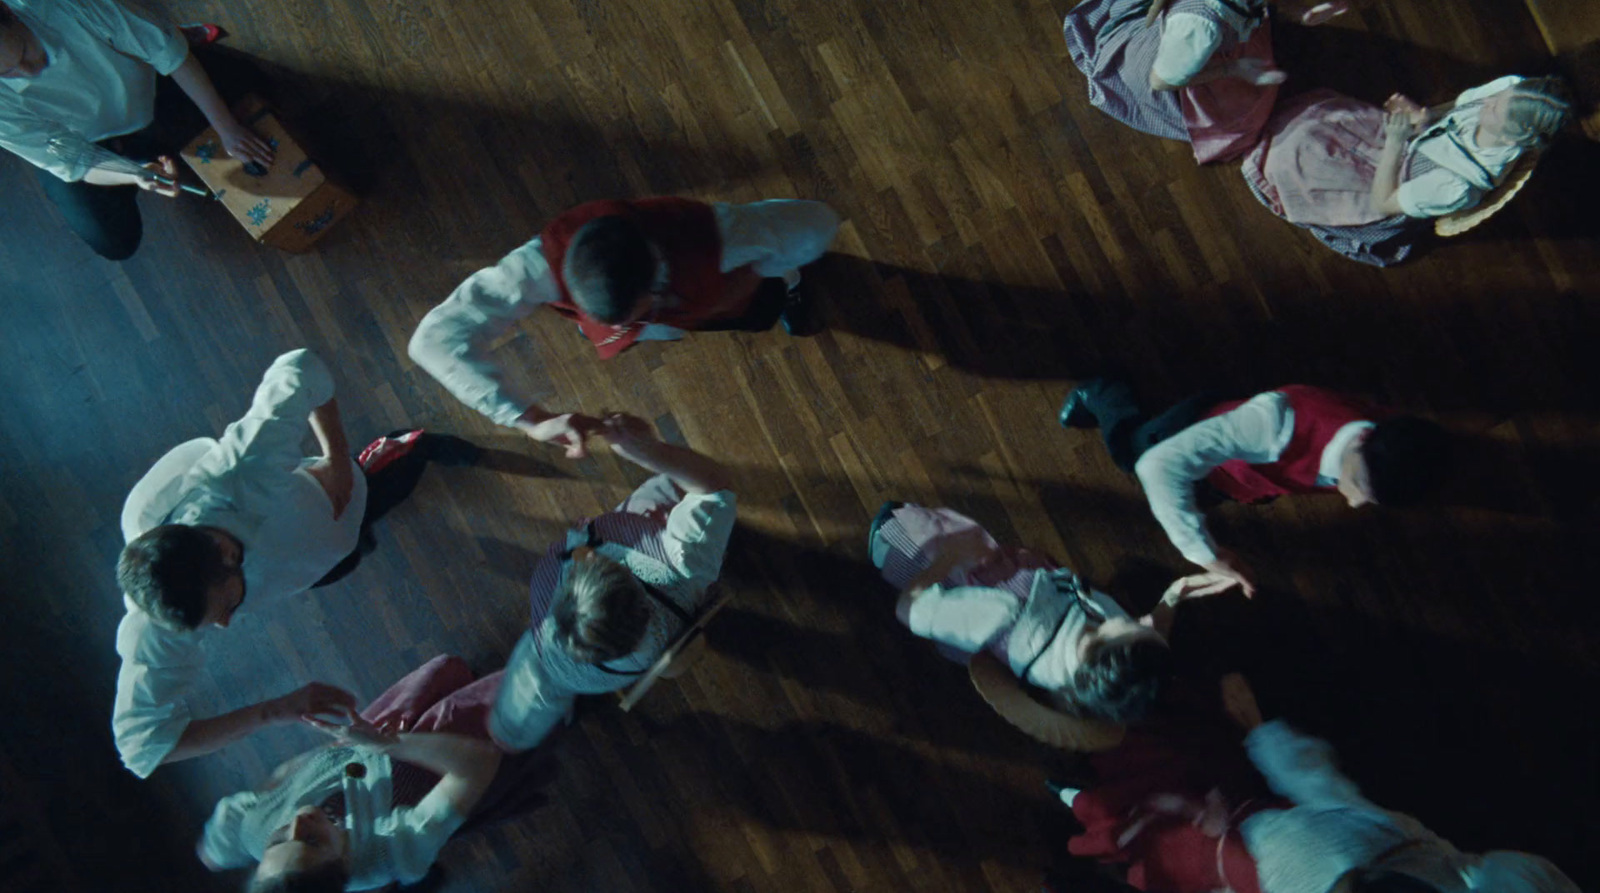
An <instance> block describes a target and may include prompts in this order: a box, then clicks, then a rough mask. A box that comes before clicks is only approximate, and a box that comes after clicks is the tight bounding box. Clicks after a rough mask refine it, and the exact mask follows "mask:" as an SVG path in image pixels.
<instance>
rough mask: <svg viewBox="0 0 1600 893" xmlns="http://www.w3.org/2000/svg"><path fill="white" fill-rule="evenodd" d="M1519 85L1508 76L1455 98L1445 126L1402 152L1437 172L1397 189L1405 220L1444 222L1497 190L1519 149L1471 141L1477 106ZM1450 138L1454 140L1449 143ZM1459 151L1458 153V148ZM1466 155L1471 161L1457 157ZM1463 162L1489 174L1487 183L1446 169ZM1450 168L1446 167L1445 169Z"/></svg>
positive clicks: (1430, 131) (1438, 125) (1431, 130)
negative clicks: (1437, 219)
mask: <svg viewBox="0 0 1600 893" xmlns="http://www.w3.org/2000/svg"><path fill="white" fill-rule="evenodd" d="M1521 81H1522V78H1520V77H1518V76H1517V75H1507V76H1505V77H1503V78H1497V79H1495V80H1492V81H1490V82H1489V83H1487V84H1484V85H1483V86H1481V87H1473V88H1472V89H1471V90H1466V91H1463V92H1462V93H1461V95H1460V96H1457V97H1456V102H1455V108H1454V109H1452V110H1451V111H1450V113H1449V114H1448V115H1446V116H1445V118H1444V120H1442V121H1440V122H1437V123H1435V125H1434V126H1433V127H1430V128H1428V130H1427V132H1425V133H1423V134H1422V135H1420V136H1419V137H1417V138H1416V139H1413V140H1412V141H1411V144H1410V145H1409V146H1408V147H1407V148H1406V151H1407V157H1408V158H1409V157H1410V154H1411V153H1421V154H1422V155H1424V156H1427V157H1428V158H1429V159H1431V160H1433V161H1435V162H1437V163H1439V164H1440V165H1441V166H1439V167H1436V168H1434V169H1433V170H1431V171H1428V172H1427V173H1425V174H1423V175H1421V176H1419V177H1415V178H1413V179H1410V180H1406V181H1405V182H1404V183H1401V184H1400V189H1399V191H1398V192H1397V193H1396V195H1395V199H1396V200H1397V201H1398V202H1399V203H1400V210H1401V211H1403V212H1405V215H1406V216H1407V217H1418V218H1426V217H1443V216H1444V215H1446V214H1452V213H1454V212H1456V211H1460V210H1462V209H1463V208H1470V207H1472V206H1473V205H1476V204H1477V203H1478V202H1480V201H1482V200H1483V196H1484V194H1485V193H1486V192H1487V191H1488V190H1489V189H1491V188H1493V187H1494V185H1495V184H1498V183H1499V182H1500V180H1501V178H1502V177H1504V176H1505V172H1506V171H1507V170H1509V169H1510V167H1511V165H1512V164H1513V163H1514V162H1515V161H1516V160H1517V158H1518V157H1519V156H1520V155H1521V154H1522V153H1523V151H1524V150H1523V148H1522V147H1521V146H1480V145H1478V143H1477V141H1476V140H1475V139H1474V136H1475V134H1476V133H1477V131H1478V114H1479V112H1480V111H1481V110H1482V106H1481V105H1479V100H1483V99H1488V98H1489V97H1491V96H1493V95H1495V94H1496V93H1499V92H1500V91H1502V90H1508V89H1510V88H1512V87H1514V86H1516V85H1517V84H1518V83H1520V82H1521ZM1449 134H1454V135H1455V139H1454V140H1453V141H1452V140H1451V139H1450V136H1449ZM1458 147H1459V148H1458ZM1462 150H1465V151H1466V152H1467V153H1469V154H1470V157H1471V161H1466V159H1464V158H1462V159H1461V160H1460V161H1456V160H1454V159H1457V158H1461V151H1462ZM1462 162H1465V163H1466V164H1467V165H1470V166H1473V167H1478V166H1481V167H1482V169H1483V170H1484V171H1485V172H1486V173H1487V174H1488V177H1489V178H1490V182H1489V183H1487V184H1485V183H1483V182H1479V183H1473V182H1471V181H1470V180H1468V179H1467V178H1466V177H1463V176H1462V175H1461V174H1460V173H1457V172H1456V171H1454V170H1451V168H1450V166H1460V165H1461V164H1462ZM1447 165H1448V166H1447Z"/></svg>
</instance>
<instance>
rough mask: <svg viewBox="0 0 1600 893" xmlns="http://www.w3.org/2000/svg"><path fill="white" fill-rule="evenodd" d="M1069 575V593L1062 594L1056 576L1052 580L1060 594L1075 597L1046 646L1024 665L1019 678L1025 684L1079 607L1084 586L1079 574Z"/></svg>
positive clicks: (1041, 647) (1070, 573)
mask: <svg viewBox="0 0 1600 893" xmlns="http://www.w3.org/2000/svg"><path fill="white" fill-rule="evenodd" d="M1040 573H1049V572H1048V571H1040ZM1067 573H1068V574H1069V578H1068V580H1067V583H1066V585H1067V587H1070V591H1069V592H1061V590H1062V588H1063V587H1062V585H1061V582H1060V581H1059V580H1058V579H1056V578H1055V577H1054V576H1052V578H1051V579H1052V582H1054V583H1055V584H1056V590H1057V591H1058V592H1061V594H1063V595H1071V596H1073V598H1072V601H1070V602H1068V603H1067V609H1066V610H1065V611H1062V612H1061V619H1060V620H1057V621H1056V625H1055V628H1054V629H1052V630H1050V636H1049V637H1048V638H1046V639H1045V640H1044V644H1043V645H1041V646H1040V647H1039V650H1038V652H1037V653H1035V654H1034V655H1033V657H1032V658H1031V659H1029V661H1028V662H1027V663H1026V664H1024V665H1023V667H1022V670H1021V672H1019V673H1018V674H1017V678H1018V679H1021V680H1022V681H1023V682H1024V683H1027V682H1028V674H1029V673H1032V672H1033V666H1034V664H1037V663H1038V662H1039V659H1040V658H1042V657H1044V655H1045V652H1047V651H1049V650H1050V646H1051V645H1052V644H1054V643H1055V640H1056V636H1059V635H1061V629H1062V627H1064V626H1066V625H1067V618H1068V617H1071V616H1072V609H1073V608H1075V607H1077V605H1078V601H1077V592H1078V591H1079V588H1080V587H1081V585H1082V584H1081V583H1079V582H1078V575H1077V574H1074V573H1072V572H1071V571H1068V572H1067ZM1024 610H1026V609H1024Z"/></svg>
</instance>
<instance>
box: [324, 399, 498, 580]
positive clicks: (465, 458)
mask: <svg viewBox="0 0 1600 893" xmlns="http://www.w3.org/2000/svg"><path fill="white" fill-rule="evenodd" d="M404 433H406V432H405V430H400V431H391V432H390V433H389V434H388V436H389V437H398V436H399V435H401V434H404ZM480 452H481V450H480V449H479V448H478V447H477V446H476V445H475V444H473V443H472V442H470V441H467V440H463V439H461V438H459V437H456V436H454V435H451V434H423V435H422V437H421V438H420V439H419V440H418V442H417V445H416V446H414V447H412V449H411V452H409V453H407V454H405V455H404V456H401V457H400V458H398V459H395V460H394V461H392V462H390V463H389V464H387V465H385V466H384V467H383V468H382V469H380V470H379V471H377V472H374V473H372V474H367V473H366V472H365V471H363V472H362V474H363V475H365V477H366V479H367V507H366V510H365V511H364V512H362V514H361V539H360V541H359V542H358V543H357V544H356V547H355V549H354V550H353V551H351V553H350V554H349V555H346V556H345V557H344V558H343V559H342V560H340V562H339V563H338V564H336V565H334V566H333V570H330V571H328V572H327V573H326V574H324V575H323V577H322V579H320V580H318V581H317V582H316V583H315V584H313V585H312V587H311V588H312V589H316V588H318V587H320V586H327V585H329V584H331V583H337V582H339V581H340V580H343V579H344V578H345V577H347V576H349V575H350V572H351V571H353V570H355V569H356V565H358V564H360V563H361V557H362V556H363V555H366V554H367V553H368V552H371V551H372V550H373V549H375V548H377V541H376V540H375V539H374V538H373V536H372V525H374V524H376V523H378V521H379V519H381V518H382V517H383V516H384V515H387V514H389V512H390V511H392V510H393V509H394V507H395V506H397V505H399V504H400V503H402V502H405V501H406V499H407V498H408V497H410V496H411V491H413V490H415V489H417V483H418V482H419V481H421V480H422V473H423V472H424V471H427V470H428V463H430V462H438V463H439V464H441V465H471V464H473V463H475V462H476V461H477V459H478V455H479V454H480Z"/></svg>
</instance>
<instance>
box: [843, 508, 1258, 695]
mask: <svg viewBox="0 0 1600 893" xmlns="http://www.w3.org/2000/svg"><path fill="white" fill-rule="evenodd" d="M868 550H869V552H870V554H871V556H872V562H873V564H874V565H875V566H877V567H878V568H879V569H880V570H881V571H882V572H883V577H884V579H885V580H887V581H888V582H889V583H890V584H892V585H893V586H895V587H896V588H897V589H899V590H900V598H899V600H898V601H897V602H896V604H895V615H896V616H897V617H898V618H899V619H900V622H902V623H904V624H905V625H906V626H907V627H909V628H910V629H911V631H912V632H913V633H915V634H916V635H918V636H921V637H922V638H925V639H931V640H933V641H934V642H937V643H939V644H940V645H941V646H944V648H947V649H949V650H950V651H952V652H954V654H951V655H950V656H957V655H959V656H960V658H961V659H963V660H965V659H966V658H968V657H970V656H971V655H973V654H976V653H977V652H980V651H988V652H990V653H991V654H993V655H994V656H995V657H997V658H999V659H1000V661H1001V662H1002V663H1004V664H1005V665H1006V666H1007V667H1009V668H1010V669H1011V671H1012V672H1013V673H1015V674H1016V676H1017V678H1018V679H1020V680H1022V681H1023V682H1025V683H1027V684H1029V685H1032V686H1035V687H1037V688H1039V689H1042V690H1043V691H1045V692H1046V693H1048V695H1049V696H1050V698H1051V700H1052V701H1053V702H1054V704H1055V705H1056V706H1057V707H1058V708H1060V709H1063V710H1066V711H1068V712H1071V713H1076V714H1079V715H1082V716H1088V717H1095V718H1100V719H1109V720H1112V721H1115V722H1128V721H1131V720H1136V719H1140V718H1142V717H1144V716H1145V715H1147V714H1148V713H1149V712H1150V711H1151V709H1152V708H1153V707H1154V706H1155V704H1156V701H1157V700H1158V698H1159V697H1160V696H1161V692H1162V689H1163V686H1164V685H1165V683H1166V681H1167V677H1168V676H1169V675H1170V673H1171V662H1172V659H1171V650H1170V649H1169V648H1168V647H1167V635H1168V633H1169V632H1170V631H1171V625H1172V618H1173V611H1174V609H1175V608H1176V607H1177V605H1178V604H1179V603H1180V602H1182V601H1184V600H1186V599H1190V598H1196V597H1200V596H1205V595H1210V594H1212V593H1213V592H1218V591H1221V590H1222V589H1225V588H1227V587H1228V586H1229V585H1230V581H1228V580H1227V579H1225V578H1222V577H1215V576H1211V575H1207V574H1199V575H1196V576H1193V577H1186V578H1184V579H1182V580H1179V581H1178V582H1176V583H1174V584H1173V585H1172V587H1171V588H1169V589H1168V590H1167V593H1166V595H1164V596H1163V597H1162V599H1161V602H1160V604H1159V605H1157V606H1156V608H1155V610H1153V611H1151V612H1150V613H1149V614H1147V615H1145V616H1143V617H1139V618H1134V617H1131V616H1129V614H1128V612H1127V611H1124V610H1123V609H1122V606H1121V605H1119V604H1117V602H1116V601H1115V600H1113V599H1112V598H1111V597H1110V596H1108V595H1106V594H1105V593H1103V592H1098V591H1095V590H1093V589H1091V588H1089V587H1088V586H1086V585H1085V584H1084V583H1083V581H1082V580H1080V579H1079V578H1078V577H1077V575H1076V574H1074V573H1072V571H1070V570H1067V569H1065V568H1061V567H1059V566H1058V565H1057V564H1056V563H1055V562H1053V561H1051V560H1050V559H1049V558H1047V557H1045V556H1043V555H1039V554H1037V553H1034V552H1030V551H1028V550H1026V549H1021V548H1016V547H1011V546H1000V545H999V544H997V543H996V542H995V541H994V539H993V538H992V537H990V536H989V534H988V533H986V532H985V531H984V530H983V528H981V527H979V526H978V524H977V522H975V521H973V520H972V519H970V518H967V517H966V516H964V515H961V514H959V513H957V512H954V511H952V510H950V509H946V508H938V509H930V508H923V507H922V506H918V505H905V504H898V503H889V504H888V505H885V506H884V508H883V510H882V511H880V512H879V514H878V518H877V520H875V521H874V522H873V528H872V531H871V533H870V534H869V535H868Z"/></svg>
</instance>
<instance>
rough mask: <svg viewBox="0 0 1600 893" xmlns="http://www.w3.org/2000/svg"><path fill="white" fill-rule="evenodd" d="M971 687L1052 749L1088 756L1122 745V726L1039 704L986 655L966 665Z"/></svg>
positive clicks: (1024, 730) (994, 659)
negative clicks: (1082, 753)
mask: <svg viewBox="0 0 1600 893" xmlns="http://www.w3.org/2000/svg"><path fill="white" fill-rule="evenodd" d="M967 675H968V676H970V677H971V678H972V685H973V687H974V688H976V689H977V690H978V694H980V695H982V696H983V699H984V700H985V701H988V702H989V706H990V707H993V708H994V712H996V713H998V714H1000V718H1001V719H1004V720H1005V721H1006V722H1008V723H1011V724H1012V725H1014V726H1016V727H1017V728H1018V729H1020V730H1021V731H1022V732H1023V733H1024V734H1026V735H1027V736H1028V737H1030V738H1033V739H1034V740H1036V741H1042V742H1044V743H1045V744H1048V745H1050V746H1052V747H1059V748H1062V749H1064V750H1076V751H1081V752H1084V753H1089V752H1091V751H1096V750H1110V749H1111V748H1113V747H1116V746H1117V745H1118V744H1120V743H1122V734H1123V728H1122V726H1120V725H1118V724H1116V723H1113V722H1106V721H1104V720H1099V719H1088V718H1086V717H1082V716H1075V715H1073V714H1071V713H1065V712H1062V711H1060V710H1057V709H1055V708H1054V707H1050V706H1048V705H1045V704H1042V703H1040V702H1039V701H1038V700H1037V699H1036V698H1034V696H1033V695H1032V694H1031V693H1030V691H1029V688H1028V687H1027V686H1025V685H1023V684H1022V683H1021V682H1020V681H1019V680H1018V679H1017V677H1016V676H1014V675H1012V673H1011V668H1009V667H1007V666H1006V665H1005V664H1002V663H1001V662H1000V659H999V658H997V657H995V656H994V655H992V654H990V653H989V652H987V651H980V652H978V653H977V654H975V655H973V657H972V661H971V662H970V663H968V664H967Z"/></svg>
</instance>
